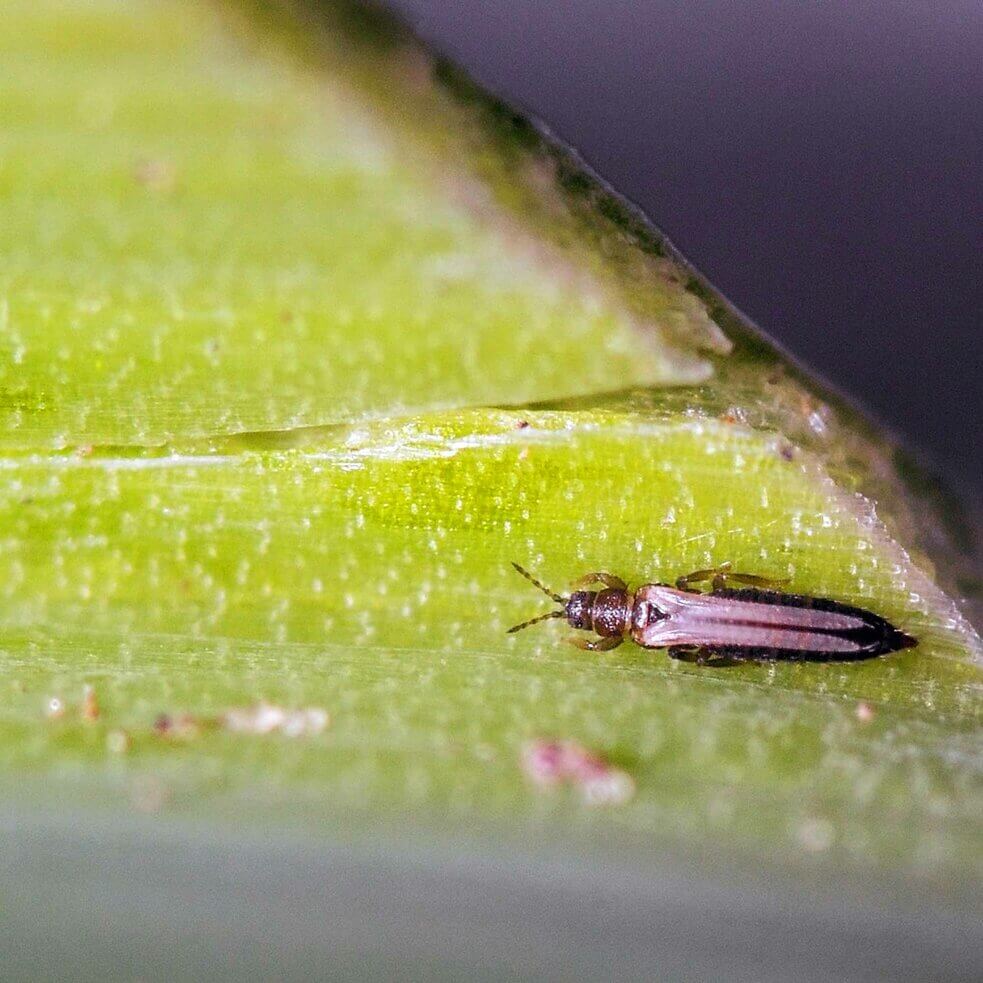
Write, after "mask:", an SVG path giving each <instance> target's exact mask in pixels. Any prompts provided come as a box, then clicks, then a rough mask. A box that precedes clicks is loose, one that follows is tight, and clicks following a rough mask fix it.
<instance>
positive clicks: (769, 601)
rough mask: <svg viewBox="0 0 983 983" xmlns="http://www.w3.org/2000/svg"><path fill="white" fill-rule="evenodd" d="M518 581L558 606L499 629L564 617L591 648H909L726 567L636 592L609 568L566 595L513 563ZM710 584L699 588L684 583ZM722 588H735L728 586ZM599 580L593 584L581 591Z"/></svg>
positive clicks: (869, 654) (826, 604) (844, 610)
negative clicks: (584, 633) (590, 635)
mask: <svg viewBox="0 0 983 983" xmlns="http://www.w3.org/2000/svg"><path fill="white" fill-rule="evenodd" d="M512 566H514V567H515V569H516V570H518V571H519V573H520V574H522V576H523V577H525V578H526V580H529V581H531V582H532V583H533V584H535V585H536V586H537V587H538V588H539V589H540V590H541V591H542V592H543V593H544V594H546V596H547V597H549V598H551V599H552V600H554V601H556V603H557V604H559V605H560V608H559V610H557V611H550V612H548V613H547V614H542V615H540V616H539V617H537V618H531V619H530V620H529V621H524V622H523V623H522V624H521V625H516V626H515V627H513V628H510V629H509V633H510V634H511V633H512V632H516V631H521V630H522V629H523V628H528V627H529V626H530V625H535V624H537V623H538V622H540V621H547V620H549V619H551V618H566V620H567V622H568V624H569V625H570V627H571V628H577V629H579V630H581V631H590V632H594V633H595V634H597V635H598V636H599V637H598V638H596V639H595V638H571V639H570V642H572V643H573V644H574V645H576V646H578V647H579V648H583V649H588V650H590V651H592V652H597V651H606V650H608V649H613V648H616V647H617V646H619V645H620V644H621V643H622V642H623V641H624V640H625V639H626V638H630V639H631V640H632V641H633V642H635V644H637V645H641V646H642V647H643V648H666V649H668V650H669V655H670V656H672V657H673V658H675V659H687V660H695V661H697V662H700V663H703V662H708V661H713V660H718V661H722V662H724V663H726V662H742V661H746V660H749V659H753V660H769V659H785V660H797V661H808V662H840V661H855V660H858V659H869V658H873V657H874V656H876V655H884V654H886V653H888V652H896V651H897V650H898V649H903V648H910V647H911V646H913V645H916V644H917V641H916V639H914V638H912V637H911V636H910V635H907V634H905V633H904V632H903V631H900V630H899V629H897V628H895V627H894V625H892V624H891V623H890V622H888V621H886V620H885V619H884V618H881V617H879V616H878V615H876V614H872V613H871V612H870V611H865V610H864V609H863V608H856V607H850V606H849V605H847V604H841V603H840V602H839V601H831V600H829V599H828V598H825V597H809V596H808V595H805V594H786V593H784V592H783V591H781V590H778V589H777V588H778V586H779V584H780V582H778V581H773V580H768V579H767V578H765V577H756V576H753V575H752V574H746V573H732V572H731V570H730V564H726V563H725V564H723V565H722V566H719V567H715V568H713V569H711V570H697V571H696V572H695V573H691V574H688V575H686V576H685V577H680V578H679V579H678V580H677V581H676V586H675V587H671V586H670V585H668V584H645V585H643V586H642V587H639V588H638V589H637V590H634V591H632V590H629V589H628V585H627V584H626V583H625V582H624V581H623V580H622V579H621V578H620V577H616V576H614V574H610V573H603V572H598V573H590V574H587V576H585V577H581V578H580V580H577V581H575V582H574V584H573V588H574V590H573V592H572V593H571V594H569V595H568V596H567V597H563V596H562V595H560V594H557V593H556V592H555V591H552V590H550V589H549V588H548V587H545V586H544V585H543V584H541V583H540V582H539V581H538V580H537V579H536V578H535V577H533V575H532V574H531V573H529V571H528V570H524V569H523V568H522V567H520V566H519V564H518V563H513V564H512ZM707 581H709V582H710V590H709V591H707V592H705V593H704V592H702V591H700V590H696V589H694V588H693V587H692V585H693V584H699V583H705V582H707ZM728 584H741V585H744V586H741V587H737V588H735V587H730V586H728ZM597 585H600V586H601V588H602V589H600V590H587V589H586V588H588V587H592V586H597Z"/></svg>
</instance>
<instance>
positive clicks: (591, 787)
mask: <svg viewBox="0 0 983 983" xmlns="http://www.w3.org/2000/svg"><path fill="white" fill-rule="evenodd" d="M522 766H523V770H524V771H525V773H526V775H527V776H528V777H529V778H530V780H531V781H533V782H534V783H535V784H536V785H538V786H539V787H540V788H553V787H556V786H558V785H563V784H568V785H572V786H573V787H575V788H576V789H577V790H578V791H579V792H580V794H581V796H582V798H583V800H584V801H585V802H586V803H587V804H588V805H621V804H623V803H625V802H627V801H628V800H629V799H631V798H632V796H633V795H634V794H635V782H634V781H633V780H632V778H631V776H630V775H629V774H628V773H627V772H625V771H622V770H621V769H620V768H615V767H614V766H613V765H610V764H608V762H607V761H605V760H604V758H602V757H601V756H600V755H598V754H595V753H593V752H592V751H588V750H587V749H586V748H585V747H583V746H582V745H580V744H578V743H577V742H576V741H533V742H532V743H531V744H529V745H527V746H526V748H525V749H524V750H523V753H522Z"/></svg>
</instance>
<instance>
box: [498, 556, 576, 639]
mask: <svg viewBox="0 0 983 983" xmlns="http://www.w3.org/2000/svg"><path fill="white" fill-rule="evenodd" d="M512 566H514V567H515V569H516V570H517V571H518V572H519V573H521V574H522V576H523V577H525V578H526V580H528V581H529V582H530V583H532V584H535V585H536V587H538V588H539V589H540V590H541V591H542V592H543V593H544V594H545V595H546V596H547V597H548V598H550V600H552V601H556V603H557V604H559V605H560V610H559V611H549V612H548V613H546V614H541V615H539V616H538V617H536V618H530V619H529V620H528V621H523V622H522V624H521V625H515V626H514V627H512V628H510V629H509V630H508V632H507V634H509V635H511V634H512V633H513V632H516V631H522V629H523V628H528V627H529V626H530V625H538V624H539V622H540V621H549V620H550V618H562V617H564V616H565V615H566V604H567V598H565V597H561V596H560V595H559V594H557V593H556V592H555V591H551V590H550V589H549V588H548V587H547V586H545V585H544V584H541V583H540V582H539V581H538V580H537V579H536V578H535V577H534V576H533V575H532V574H531V573H530V572H529V571H528V570H525V569H523V568H522V567H520V566H519V564H518V563H516V562H515V561H513V563H512Z"/></svg>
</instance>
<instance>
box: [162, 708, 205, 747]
mask: <svg viewBox="0 0 983 983" xmlns="http://www.w3.org/2000/svg"><path fill="white" fill-rule="evenodd" d="M153 730H154V733H155V734H156V735H157V736H158V737H166V738H168V739H169V740H175V741H190V740H193V739H194V738H196V737H197V736H198V735H199V734H200V733H201V723H200V721H199V720H198V719H197V718H196V717H193V716H192V715H191V714H190V713H182V714H178V715H177V716H173V717H172V716H171V715H170V714H168V713H162V714H160V716H158V717H157V719H156V720H155V721H154V727H153Z"/></svg>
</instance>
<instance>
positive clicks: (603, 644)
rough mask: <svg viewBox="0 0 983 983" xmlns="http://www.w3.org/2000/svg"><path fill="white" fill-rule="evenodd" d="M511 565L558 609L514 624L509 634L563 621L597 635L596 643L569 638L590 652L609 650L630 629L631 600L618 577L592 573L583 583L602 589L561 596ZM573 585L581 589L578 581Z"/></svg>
mask: <svg viewBox="0 0 983 983" xmlns="http://www.w3.org/2000/svg"><path fill="white" fill-rule="evenodd" d="M512 566H513V567H515V569H516V570H517V571H518V572H519V573H520V574H521V575H522V576H523V577H525V578H526V580H528V581H529V582H530V583H532V584H534V585H535V586H536V587H538V588H539V589H540V590H541V591H542V592H543V593H544V594H545V595H546V596H547V597H548V598H550V599H551V600H552V601H555V602H556V603H557V604H559V605H560V607H559V608H558V609H557V610H556V611H548V612H547V613H546V614H541V615H538V616H537V617H535V618H530V619H529V620H528V621H523V622H522V623H521V624H518V625H514V626H513V627H512V628H510V629H509V634H512V633H513V632H517V631H522V629H523V628H528V627H529V626H530V625H536V624H539V622H541V621H549V620H550V619H552V618H565V619H566V621H567V624H569V625H570V627H571V628H576V629H578V630H580V631H589V632H594V633H595V634H597V635H599V636H600V637H599V638H598V639H596V640H595V639H585V638H577V639H570V641H571V642H572V643H573V644H574V645H576V646H578V647H579V648H584V649H588V650H590V651H598V650H606V649H612V648H615V647H616V646H617V645H620V644H621V642H622V641H623V640H624V637H625V633H626V632H627V631H628V629H629V627H630V620H631V612H632V603H633V598H632V593H631V592H630V591H629V590H628V587H627V585H626V584H625V582H624V581H623V580H621V579H620V578H619V577H615V576H613V575H611V574H592V575H591V576H590V577H589V578H586V580H587V581H588V582H592V583H595V582H600V583H601V584H603V589H602V590H574V591H573V592H572V593H570V594H568V595H567V596H566V597H564V596H563V595H562V594H557V593H556V592H555V591H553V590H550V588H549V587H546V586H545V585H544V584H542V583H540V581H538V580H537V579H536V578H535V577H534V576H533V575H532V574H531V573H530V572H529V571H528V570H526V569H524V568H523V567H520V566H519V564H518V563H515V562H513V564H512ZM574 586H581V582H578V583H577V584H575V585H574Z"/></svg>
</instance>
